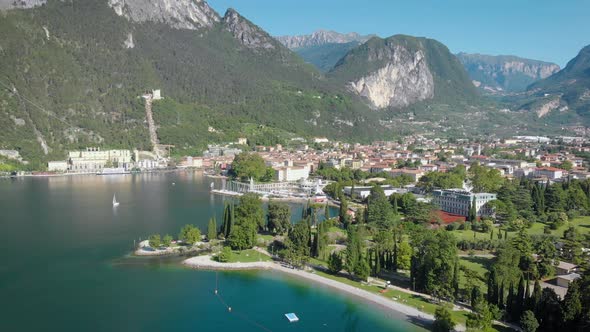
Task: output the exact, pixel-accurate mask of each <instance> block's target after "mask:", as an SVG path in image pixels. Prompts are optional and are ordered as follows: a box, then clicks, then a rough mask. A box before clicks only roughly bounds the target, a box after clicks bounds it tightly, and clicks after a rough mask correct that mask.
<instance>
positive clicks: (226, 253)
mask: <svg viewBox="0 0 590 332" xmlns="http://www.w3.org/2000/svg"><path fill="white" fill-rule="evenodd" d="M231 255H232V252H231V248H230V247H223V249H222V250H221V252H220V253H219V255H217V260H218V261H219V262H222V263H227V262H229V261H230V259H231Z"/></svg>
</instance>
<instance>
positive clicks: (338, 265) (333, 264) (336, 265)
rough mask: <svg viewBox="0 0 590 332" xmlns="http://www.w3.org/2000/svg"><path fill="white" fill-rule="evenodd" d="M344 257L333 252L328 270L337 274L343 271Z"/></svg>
mask: <svg viewBox="0 0 590 332" xmlns="http://www.w3.org/2000/svg"><path fill="white" fill-rule="evenodd" d="M342 266H343V264H342V257H340V255H339V254H338V253H337V252H333V253H332V254H331V255H330V258H329V259H328V269H329V270H330V272H332V273H334V274H336V273H338V272H340V271H341V270H342Z"/></svg>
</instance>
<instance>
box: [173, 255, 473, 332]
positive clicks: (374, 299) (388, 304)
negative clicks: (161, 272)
mask: <svg viewBox="0 0 590 332" xmlns="http://www.w3.org/2000/svg"><path fill="white" fill-rule="evenodd" d="M182 264H184V265H186V266H188V267H191V268H195V269H204V270H252V269H261V270H274V271H279V272H282V273H286V274H289V275H292V276H296V277H299V278H303V279H306V280H309V281H314V282H316V283H318V284H321V285H324V286H327V287H330V288H333V289H336V290H339V291H342V292H346V293H347V294H350V295H353V296H356V297H358V298H360V299H362V300H363V301H366V302H369V303H372V304H376V305H379V306H381V307H383V308H386V309H390V310H393V311H396V312H398V313H400V314H402V315H404V316H406V317H407V318H408V319H409V320H412V321H422V322H424V323H427V324H430V323H432V322H433V321H434V316H433V315H430V314H427V313H424V312H421V311H420V310H418V309H416V308H414V307H410V306H407V305H405V304H403V303H399V302H396V301H394V300H391V299H388V298H386V297H383V296H381V295H378V294H374V293H371V292H368V291H366V290H363V289H360V288H356V287H354V286H351V285H347V284H343V283H341V282H338V281H335V280H332V279H328V278H325V277H322V276H320V275H317V274H315V273H312V272H307V271H303V270H298V269H291V268H288V267H284V266H282V265H280V264H277V263H274V262H252V263H219V262H216V261H213V260H211V256H209V255H206V256H197V257H192V258H189V259H186V260H184V261H183V262H182ZM457 330H458V331H461V330H463V329H462V327H458V329H457Z"/></svg>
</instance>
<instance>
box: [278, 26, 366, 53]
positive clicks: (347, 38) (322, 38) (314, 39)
mask: <svg viewBox="0 0 590 332" xmlns="http://www.w3.org/2000/svg"><path fill="white" fill-rule="evenodd" d="M371 37H374V35H367V36H361V35H359V34H358V33H356V32H351V33H346V34H344V33H338V32H335V31H327V30H318V31H315V32H314V33H312V34H309V35H301V36H279V37H276V38H277V40H278V41H280V42H281V43H282V44H283V45H285V46H287V47H288V48H290V49H296V48H301V47H312V46H321V45H325V44H345V43H350V42H359V43H364V42H366V41H367V40H369V39H371Z"/></svg>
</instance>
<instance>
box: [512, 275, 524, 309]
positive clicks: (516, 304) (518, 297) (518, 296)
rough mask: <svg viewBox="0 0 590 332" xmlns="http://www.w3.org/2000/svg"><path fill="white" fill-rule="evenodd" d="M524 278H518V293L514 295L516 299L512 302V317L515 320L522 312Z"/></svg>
mask: <svg viewBox="0 0 590 332" xmlns="http://www.w3.org/2000/svg"><path fill="white" fill-rule="evenodd" d="M524 294H525V289H524V276H520V281H519V282H518V292H517V293H516V299H515V302H514V314H515V315H514V316H513V317H516V319H518V317H520V316H521V315H522V313H523V311H524Z"/></svg>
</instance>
